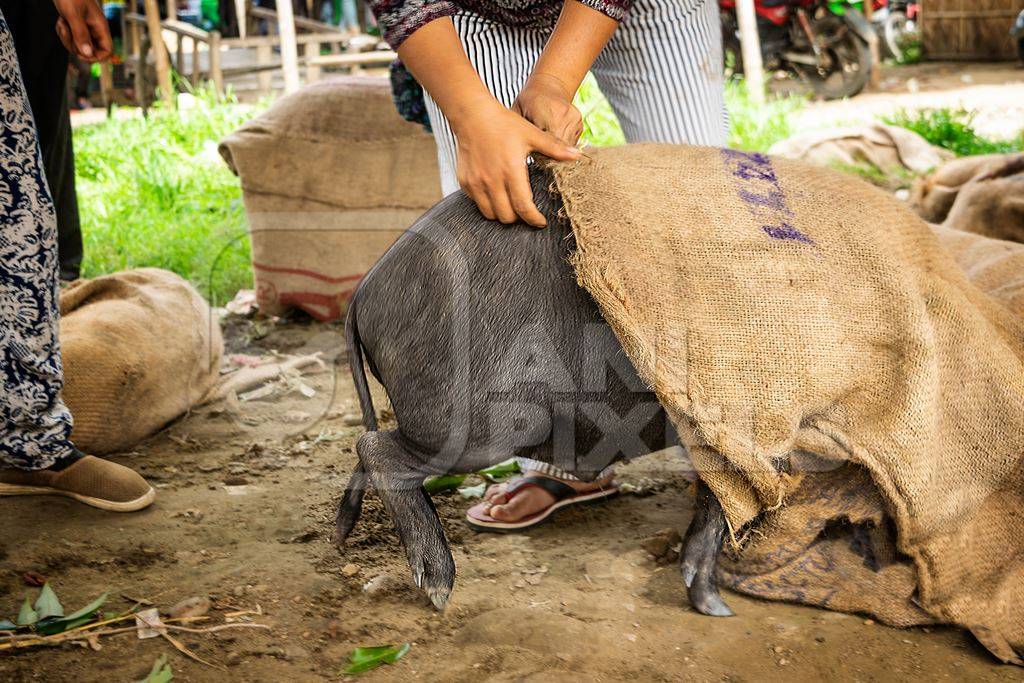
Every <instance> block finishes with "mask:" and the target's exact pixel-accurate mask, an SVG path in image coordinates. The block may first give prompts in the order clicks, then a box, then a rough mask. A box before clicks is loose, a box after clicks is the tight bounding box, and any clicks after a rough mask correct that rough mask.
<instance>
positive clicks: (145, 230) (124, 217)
mask: <svg viewBox="0 0 1024 683" xmlns="http://www.w3.org/2000/svg"><path fill="white" fill-rule="evenodd" d="M252 115H253V110H252V108H251V107H242V106H239V105H238V104H236V103H234V102H230V101H228V102H218V101H216V99H215V98H213V97H212V96H210V95H208V94H203V93H200V94H199V95H198V96H197V97H196V98H195V100H194V106H193V107H191V108H189V109H187V110H185V111H169V110H166V109H161V108H159V107H158V108H156V109H153V110H152V111H151V112H150V115H149V117H148V118H145V119H143V118H133V119H128V120H125V119H112V120H108V121H105V122H103V123H99V124H95V125H89V126H82V127H80V128H77V129H75V131H74V144H75V168H76V181H77V185H78V198H79V207H80V213H81V216H82V234H83V240H84V242H85V261H84V263H83V269H82V271H83V272H82V275H83V277H95V276H97V275H103V274H105V273H111V272H115V271H118V270H123V269H126V268H137V267H143V266H155V267H159V268H165V269H167V270H171V271H174V272H176V273H179V274H180V275H182V276H184V277H186V278H188V279H189V280H191V281H192V282H193V283H194V284H195V285H196V286H197V287H198V288H199V290H200V291H201V292H202V293H203V295H204V296H207V297H208V298H210V299H211V301H214V302H222V301H224V300H225V299H226V298H230V297H231V296H233V295H234V293H235V292H236V291H237V290H238V289H239V288H243V287H251V286H252V277H251V272H250V266H249V243H248V240H247V239H246V238H245V214H244V211H243V208H242V202H241V197H242V195H241V189H240V186H239V182H238V179H237V178H236V177H235V176H234V175H233V174H232V173H231V172H230V171H229V170H228V168H227V166H226V165H225V164H224V162H223V160H222V159H221V158H220V155H219V154H217V149H216V145H217V142H218V141H219V140H220V139H221V138H223V137H224V136H225V135H226V134H227V133H230V132H231V131H233V130H234V129H235V128H237V127H238V126H239V125H240V124H241V123H243V122H244V121H246V120H247V119H248V118H250V117H251V116H252Z"/></svg>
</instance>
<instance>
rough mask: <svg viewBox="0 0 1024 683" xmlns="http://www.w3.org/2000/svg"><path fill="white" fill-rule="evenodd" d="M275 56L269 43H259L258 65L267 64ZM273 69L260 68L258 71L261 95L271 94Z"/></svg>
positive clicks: (257, 76)
mask: <svg viewBox="0 0 1024 683" xmlns="http://www.w3.org/2000/svg"><path fill="white" fill-rule="evenodd" d="M273 57H274V51H273V48H272V47H270V46H269V45H257V46H256V64H257V65H258V66H261V67H262V66H266V65H267V64H270V60H271V59H273ZM270 79H271V71H270V70H269V69H260V70H259V71H258V72H257V73H256V83H257V84H258V86H259V89H260V95H269V94H270V86H271V82H270Z"/></svg>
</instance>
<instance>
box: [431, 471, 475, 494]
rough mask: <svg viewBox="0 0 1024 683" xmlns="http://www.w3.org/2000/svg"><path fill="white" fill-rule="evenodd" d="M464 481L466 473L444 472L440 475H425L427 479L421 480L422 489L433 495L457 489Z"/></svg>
mask: <svg viewBox="0 0 1024 683" xmlns="http://www.w3.org/2000/svg"><path fill="white" fill-rule="evenodd" d="M464 481H466V475H464V474H445V475H443V476H440V477H427V480H426V481H425V482H423V490H424V491H426V492H427V493H429V494H431V495H433V494H435V493H441V492H443V491H451V490H452V489H457V488H458V487H459V486H461V485H462V482H464Z"/></svg>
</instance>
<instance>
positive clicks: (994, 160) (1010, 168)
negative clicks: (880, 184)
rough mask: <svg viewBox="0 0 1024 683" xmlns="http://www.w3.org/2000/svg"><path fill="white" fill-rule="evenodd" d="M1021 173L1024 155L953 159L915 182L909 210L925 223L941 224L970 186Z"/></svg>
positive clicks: (990, 155)
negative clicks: (977, 182)
mask: <svg viewBox="0 0 1024 683" xmlns="http://www.w3.org/2000/svg"><path fill="white" fill-rule="evenodd" d="M1021 171H1024V154H983V155H979V156H973V157H963V158H961V159H954V160H952V161H949V162H946V163H945V164H943V165H942V166H940V167H938V168H937V169H935V171H934V172H932V173H930V174H929V175H928V176H926V177H924V178H919V179H918V180H916V181H915V182H914V186H913V188H912V189H911V191H910V206H911V207H912V208H913V209H914V211H916V212H917V214H918V215H919V216H921V218H923V219H925V220H926V221H928V222H930V223H941V222H942V221H944V220H946V216H948V215H949V210H950V209H951V208H953V202H955V201H956V198H957V195H958V194H959V193H960V190H961V189H962V188H963V187H964V186H965V185H967V183H969V182H971V181H972V180H990V179H994V178H1004V177H1007V176H1011V175H1015V174H1017V173H1020V172H1021Z"/></svg>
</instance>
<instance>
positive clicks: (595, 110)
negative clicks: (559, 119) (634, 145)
mask: <svg viewBox="0 0 1024 683" xmlns="http://www.w3.org/2000/svg"><path fill="white" fill-rule="evenodd" d="M573 104H575V105H576V108H577V109H579V110H580V115H581V116H582V117H583V136H582V137H581V138H580V143H582V144H584V145H593V146H595V147H610V146H612V145H621V144H624V143H625V142H626V136H625V135H623V133H622V126H620V125H619V120H618V119H617V118H616V117H615V112H613V111H612V105H610V104H608V100H607V99H605V96H604V94H603V93H602V92H601V90H600V89H599V88H598V87H597V81H596V80H594V76H593V75H592V74H587V77H586V78H585V79H583V84H582V85H580V89H579V91H578V92H577V93H576V99H575V101H574V102H573Z"/></svg>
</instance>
